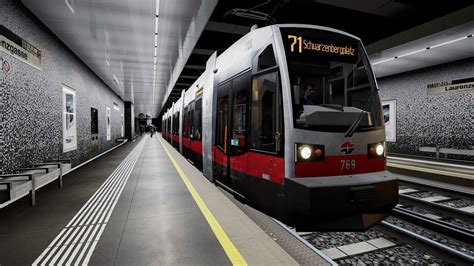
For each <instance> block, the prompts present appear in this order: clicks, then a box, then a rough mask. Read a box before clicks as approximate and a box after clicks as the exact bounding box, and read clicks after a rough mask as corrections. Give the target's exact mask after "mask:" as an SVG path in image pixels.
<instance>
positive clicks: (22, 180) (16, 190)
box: [0, 160, 71, 209]
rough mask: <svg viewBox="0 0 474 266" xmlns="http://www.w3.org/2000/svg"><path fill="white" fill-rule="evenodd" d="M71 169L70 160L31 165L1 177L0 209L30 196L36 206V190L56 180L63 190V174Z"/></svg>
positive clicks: (32, 204)
mask: <svg viewBox="0 0 474 266" xmlns="http://www.w3.org/2000/svg"><path fill="white" fill-rule="evenodd" d="M70 169H71V162H70V161H69V160H54V161H45V162H42V163H35V164H31V165H30V167H28V168H20V169H16V170H15V171H14V173H12V174H4V175H0V209H1V208H3V207H5V206H7V205H8V204H10V203H12V202H14V201H16V200H19V199H21V198H23V197H24V196H26V195H28V194H29V196H30V205H31V206H34V205H35V202H36V198H35V193H36V190H37V189H39V188H41V187H43V186H45V185H47V184H49V183H51V182H52V181H54V180H58V186H59V187H60V188H61V187H62V185H63V183H62V176H63V173H65V172H67V171H69V170H70Z"/></svg>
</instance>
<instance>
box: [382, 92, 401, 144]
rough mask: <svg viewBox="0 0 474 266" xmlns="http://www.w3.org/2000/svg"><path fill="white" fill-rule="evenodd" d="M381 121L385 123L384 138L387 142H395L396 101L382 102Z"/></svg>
mask: <svg viewBox="0 0 474 266" xmlns="http://www.w3.org/2000/svg"><path fill="white" fill-rule="evenodd" d="M382 109H383V119H384V121H385V138H386V141H388V142H396V141H397V101H396V100H390V101H383V102H382Z"/></svg>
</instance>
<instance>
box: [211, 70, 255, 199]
mask: <svg viewBox="0 0 474 266" xmlns="http://www.w3.org/2000/svg"><path fill="white" fill-rule="evenodd" d="M250 86H251V80H250V71H249V72H246V73H244V74H241V75H239V76H237V77H235V78H234V79H232V80H231V81H229V82H227V83H224V84H222V85H221V86H219V87H218V96H217V116H216V119H217V121H216V128H217V136H216V146H217V147H218V149H219V151H217V152H216V155H219V153H220V152H222V153H223V154H222V155H223V156H222V161H221V162H222V163H221V165H222V167H220V168H221V169H220V171H219V170H218V172H215V173H216V179H217V180H219V181H220V182H222V183H224V184H225V185H226V186H228V187H230V188H232V189H233V190H234V191H236V192H237V193H239V194H241V195H242V196H246V194H247V191H248V177H247V173H248V160H247V150H248V149H247V146H248V143H247V136H248V123H247V121H248V95H249V91H250ZM216 159H217V158H216ZM216 159H215V161H217V160H216ZM218 168H219V167H218Z"/></svg>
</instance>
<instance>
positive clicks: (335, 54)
mask: <svg viewBox="0 0 474 266" xmlns="http://www.w3.org/2000/svg"><path fill="white" fill-rule="evenodd" d="M281 33H282V34H281V36H282V39H283V45H284V46H285V51H286V56H287V57H289V58H292V59H296V60H300V59H302V60H311V61H315V60H316V61H321V62H329V61H334V62H345V63H355V62H357V59H358V57H359V51H358V48H359V44H358V41H357V40H356V39H354V38H352V37H350V36H347V35H344V34H340V33H337V32H332V31H325V30H320V29H310V28H281Z"/></svg>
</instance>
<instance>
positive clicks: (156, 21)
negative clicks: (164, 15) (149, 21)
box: [155, 17, 158, 34]
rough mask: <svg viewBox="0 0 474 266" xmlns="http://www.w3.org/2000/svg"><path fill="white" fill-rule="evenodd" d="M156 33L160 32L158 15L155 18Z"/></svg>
mask: <svg viewBox="0 0 474 266" xmlns="http://www.w3.org/2000/svg"><path fill="white" fill-rule="evenodd" d="M155 34H158V17H156V18H155Z"/></svg>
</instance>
